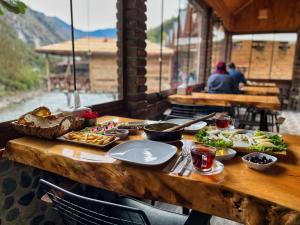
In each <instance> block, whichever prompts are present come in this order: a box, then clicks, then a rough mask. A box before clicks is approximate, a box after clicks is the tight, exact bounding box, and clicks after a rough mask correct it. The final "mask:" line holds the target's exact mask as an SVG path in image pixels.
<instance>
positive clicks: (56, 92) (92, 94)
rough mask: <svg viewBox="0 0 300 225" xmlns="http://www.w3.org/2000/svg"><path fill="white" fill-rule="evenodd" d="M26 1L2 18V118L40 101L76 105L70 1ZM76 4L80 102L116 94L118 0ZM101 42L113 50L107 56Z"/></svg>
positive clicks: (112, 97) (93, 101) (55, 106)
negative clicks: (20, 11)
mask: <svg viewBox="0 0 300 225" xmlns="http://www.w3.org/2000/svg"><path fill="white" fill-rule="evenodd" d="M24 3H25V4H26V5H27V6H28V8H27V10H26V13H25V14H24V15H15V14H13V13H10V12H8V11H5V12H4V15H3V16H1V18H0V23H1V26H0V27H1V28H0V29H1V32H0V121H6V120H10V119H15V118H16V117H18V116H19V115H21V114H23V113H25V112H28V111H30V110H32V109H34V108H36V107H38V106H41V105H44V106H47V107H49V108H50V109H51V110H53V111H55V110H58V109H63V108H65V107H67V106H68V105H70V106H73V98H71V97H72V96H71V95H70V94H68V93H70V92H72V91H73V90H74V79H73V65H72V57H71V41H70V40H71V29H70V5H69V4H70V1H69V0H51V1H40V0H24ZM73 7H74V26H75V38H76V39H77V40H76V42H75V49H76V75H77V77H76V85H77V90H78V91H79V92H80V97H81V105H93V104H99V103H102V102H108V101H113V100H115V99H118V97H119V95H118V94H119V93H118V92H119V91H118V90H119V88H118V87H119V86H118V81H117V80H118V79H117V66H116V61H117V60H116V50H117V48H116V44H115V42H116V39H115V38H116V28H115V27H116V11H117V10H116V0H110V1H105V0H73ZM103 43H105V44H103ZM100 45H101V49H102V50H104V51H106V50H107V54H108V53H109V54H108V55H109V56H108V55H107V57H105V58H104V59H103V54H104V53H103V52H99V51H94V49H93V48H94V47H95V46H96V47H95V48H98V47H99V46H100ZM105 54H106V52H105ZM103 65H105V66H103ZM104 84H105V85H104ZM107 87H109V89H108V88H107Z"/></svg>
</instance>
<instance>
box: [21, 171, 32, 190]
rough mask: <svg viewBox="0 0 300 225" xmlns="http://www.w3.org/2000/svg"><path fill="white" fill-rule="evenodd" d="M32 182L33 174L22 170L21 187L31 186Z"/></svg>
mask: <svg viewBox="0 0 300 225" xmlns="http://www.w3.org/2000/svg"><path fill="white" fill-rule="evenodd" d="M31 182H32V178H31V176H30V175H29V174H28V173H27V172H25V171H22V173H21V178H20V185H21V187H23V188H27V187H29V186H30V184H31Z"/></svg>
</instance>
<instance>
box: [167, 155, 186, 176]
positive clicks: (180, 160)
mask: <svg viewBox="0 0 300 225" xmlns="http://www.w3.org/2000/svg"><path fill="white" fill-rule="evenodd" d="M183 159H184V156H183V152H181V153H180V155H179V157H178V159H177V161H176V162H175V164H174V165H173V166H172V168H171V170H170V172H173V171H174V170H175V169H176V167H177V166H178V165H179V164H180V163H181V162H182V160H183Z"/></svg>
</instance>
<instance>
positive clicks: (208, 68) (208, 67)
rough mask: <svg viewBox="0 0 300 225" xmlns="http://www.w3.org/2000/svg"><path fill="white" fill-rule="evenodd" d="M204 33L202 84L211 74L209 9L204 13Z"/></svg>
mask: <svg viewBox="0 0 300 225" xmlns="http://www.w3.org/2000/svg"><path fill="white" fill-rule="evenodd" d="M205 23H206V26H205V27H206V31H205V32H204V33H205V34H204V35H205V41H204V42H205V46H204V48H205V62H204V65H205V70H204V76H203V78H204V83H206V81H207V79H208V77H209V75H210V73H211V60H212V48H213V11H212V9H211V8H209V9H208V10H207V13H206V21H205Z"/></svg>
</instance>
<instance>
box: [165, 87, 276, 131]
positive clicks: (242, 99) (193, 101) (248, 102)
mask: <svg viewBox="0 0 300 225" xmlns="http://www.w3.org/2000/svg"><path fill="white" fill-rule="evenodd" d="M169 100H170V101H172V102H175V103H181V104H188V105H202V106H205V105H206V106H222V107H231V106H232V105H243V106H255V107H256V108H257V109H260V112H261V119H260V129H261V130H268V124H267V118H266V110H279V109H280V101H279V98H278V96H262V95H242V94H211V93H202V92H193V93H192V95H178V94H175V95H171V96H169Z"/></svg>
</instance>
